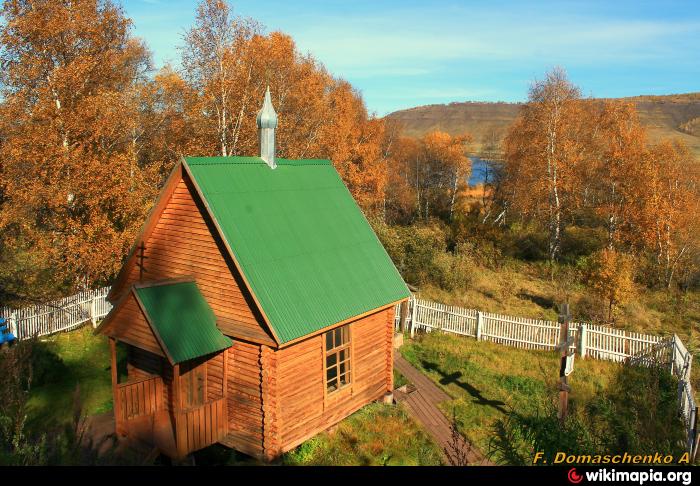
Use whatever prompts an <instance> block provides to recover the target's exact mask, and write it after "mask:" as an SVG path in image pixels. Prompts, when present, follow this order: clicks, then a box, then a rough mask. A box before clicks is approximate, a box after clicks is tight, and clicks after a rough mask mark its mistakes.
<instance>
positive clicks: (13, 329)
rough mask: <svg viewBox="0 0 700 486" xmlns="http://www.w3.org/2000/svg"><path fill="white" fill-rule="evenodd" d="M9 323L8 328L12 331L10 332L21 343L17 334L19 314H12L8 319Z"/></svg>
mask: <svg viewBox="0 0 700 486" xmlns="http://www.w3.org/2000/svg"><path fill="white" fill-rule="evenodd" d="M7 323H8V324H9V326H8V328H9V329H10V332H11V333H12V335H13V336H14V337H15V339H16V340H17V341H19V333H18V332H17V313H16V312H13V313H12V314H10V317H9V318H8V319H7Z"/></svg>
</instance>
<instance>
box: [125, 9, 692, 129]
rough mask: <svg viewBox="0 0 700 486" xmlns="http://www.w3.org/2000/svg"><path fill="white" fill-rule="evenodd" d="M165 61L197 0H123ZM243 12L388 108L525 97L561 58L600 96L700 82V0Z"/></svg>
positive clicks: (381, 109) (371, 102) (379, 108)
mask: <svg viewBox="0 0 700 486" xmlns="http://www.w3.org/2000/svg"><path fill="white" fill-rule="evenodd" d="M122 3H123V5H124V8H125V11H126V14H127V15H128V16H129V17H131V19H132V20H133V22H134V33H135V34H136V35H137V36H139V37H142V38H144V39H145V40H146V42H147V43H148V45H149V47H150V48H151V50H152V51H153V55H154V60H155V64H156V67H159V66H161V65H163V64H164V63H165V62H171V63H172V64H174V65H177V64H178V58H179V55H178V51H177V49H176V46H177V45H179V44H181V42H182V34H183V33H184V31H185V30H186V29H187V28H188V27H190V26H191V25H192V23H193V20H194V12H195V8H196V1H195V0H123V1H122ZM231 5H232V6H233V9H234V13H236V14H238V15H243V16H247V17H252V18H254V19H256V20H258V21H259V22H261V23H262V24H263V25H264V26H265V27H266V30H267V31H273V30H281V31H283V32H286V33H288V34H291V35H292V37H293V38H294V39H295V40H296V42H297V45H298V47H299V49H300V50H301V51H302V52H311V53H312V54H313V55H314V56H315V57H316V58H317V59H319V60H320V61H321V62H323V63H324V64H325V65H326V67H327V68H328V69H329V71H330V72H331V73H333V74H334V75H335V76H339V77H342V78H345V79H347V80H348V81H350V82H351V83H352V84H353V85H354V86H355V87H356V88H358V89H359V90H360V91H361V92H362V95H363V96H364V99H365V101H366V103H367V106H368V108H369V109H370V111H373V112H376V113H377V114H379V115H384V114H386V113H389V112H391V111H394V110H397V109H402V108H409V107H412V106H417V105H424V104H433V103H449V102H452V101H467V100H471V101H499V100H500V101H522V100H524V99H525V98H526V97H527V89H528V86H529V84H530V83H531V82H532V81H533V80H534V79H536V78H539V77H542V75H543V74H544V72H545V71H547V70H548V69H549V68H551V67H552V66H555V65H560V66H563V67H564V68H566V69H567V71H568V73H569V76H570V77H571V79H572V80H573V82H575V83H576V84H577V85H579V86H580V87H581V88H582V90H583V92H584V94H586V95H592V96H596V97H618V96H634V95H638V94H668V93H681V92H690V91H700V2H699V1H698V0H693V1H686V2H680V1H679V2H671V1H659V2H647V1H643V0H637V1H620V0H608V1H603V2H593V1H586V2H563V1H552V2H524V1H505V0H500V1H499V0H494V1H488V2H487V1H482V2H471V1H456V0H454V1H442V2H438V1H414V0H400V1H394V0H384V1H382V0H375V1H365V0H352V1H350V0H325V1H322V0H307V1H294V0H287V1H282V0H239V1H234V2H231Z"/></svg>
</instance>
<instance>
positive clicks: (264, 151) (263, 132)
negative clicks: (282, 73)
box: [257, 86, 277, 169]
mask: <svg viewBox="0 0 700 486" xmlns="http://www.w3.org/2000/svg"><path fill="white" fill-rule="evenodd" d="M257 121H258V132H260V158H261V159H263V160H264V161H265V163H266V164H267V165H269V166H270V167H271V168H273V169H274V168H275V167H277V164H276V163H275V129H276V128H277V113H275V109H274V108H273V106H272V97H271V96H270V87H269V86H268V87H267V90H266V91H265V99H264V100H263V105H262V108H261V109H260V111H259V112H258V119H257Z"/></svg>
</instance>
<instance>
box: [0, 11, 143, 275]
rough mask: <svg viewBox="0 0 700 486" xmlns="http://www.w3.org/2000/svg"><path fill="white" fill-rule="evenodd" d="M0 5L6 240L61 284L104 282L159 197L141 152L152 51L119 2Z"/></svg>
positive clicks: (0, 226) (2, 226)
mask: <svg viewBox="0 0 700 486" xmlns="http://www.w3.org/2000/svg"><path fill="white" fill-rule="evenodd" d="M2 15H3V16H4V18H5V21H6V23H5V25H4V26H3V28H2V30H1V31H0V42H1V43H2V47H3V50H2V55H1V62H2V68H3V69H2V96H3V97H4V100H3V103H2V105H1V106H0V133H2V141H1V142H0V164H1V166H0V167H1V170H0V188H1V191H2V207H1V210H0V231H1V232H2V235H3V245H4V247H5V249H6V251H7V252H8V253H15V254H23V253H25V252H30V253H31V254H32V255H33V258H32V260H33V262H34V265H36V266H38V267H39V268H40V269H44V270H47V271H48V274H50V276H48V277H47V278H49V279H54V280H55V282H54V283H59V284H60V283H63V284H66V285H68V286H71V287H75V286H81V285H86V284H90V283H93V282H96V281H100V280H104V279H106V278H108V277H109V276H110V275H112V274H113V273H114V272H115V271H116V270H117V269H118V268H119V265H120V259H121V257H122V255H124V253H125V252H126V251H127V248H128V246H129V245H130V241H132V239H133V237H134V232H135V229H136V228H137V226H138V224H140V220H141V218H142V215H143V213H144V209H145V206H146V205H147V200H148V198H149V197H150V196H151V194H148V191H144V190H143V188H144V187H146V186H147V185H148V182H147V181H146V179H147V178H148V168H146V167H143V166H142V165H141V163H140V160H139V158H138V150H139V145H140V141H139V136H138V134H139V126H138V119H139V103H138V91H139V88H140V85H141V83H142V80H143V75H144V73H145V71H146V69H147V68H148V62H149V60H148V53H147V51H146V49H145V47H144V46H143V45H142V44H141V43H140V42H139V41H137V40H135V39H134V38H132V37H131V36H130V32H129V31H130V22H129V21H128V20H127V19H126V18H124V16H123V14H122V12H121V9H120V8H118V7H116V6H115V5H113V4H112V3H111V2H109V1H97V2H96V1H91V0H76V1H73V2H70V3H68V2H29V1H25V0H10V1H6V2H5V3H4V4H3V8H2ZM18 271H22V269H21V268H20V269H18Z"/></svg>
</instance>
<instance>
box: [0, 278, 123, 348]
mask: <svg viewBox="0 0 700 486" xmlns="http://www.w3.org/2000/svg"><path fill="white" fill-rule="evenodd" d="M109 289H110V288H109V287H103V288H101V289H96V290H87V291H85V292H80V293H78V294H75V295H72V296H70V297H65V298H63V299H60V300H56V301H53V302H48V303H45V304H41V305H35V306H28V307H22V308H19V309H13V308H10V307H2V308H0V317H4V318H5V319H7V323H8V327H9V329H10V332H12V334H14V335H15V336H16V337H17V339H27V338H30V337H35V336H36V337H39V336H48V335H50V334H55V333H57V332H62V331H71V330H73V329H75V328H77V327H80V326H81V325H82V324H84V323H86V322H88V321H91V322H92V324H93V325H95V324H96V323H97V321H98V320H99V319H102V318H103V317H104V316H106V315H107V314H109V311H110V310H111V309H112V305H111V304H110V303H109V302H107V299H106V297H107V293H108V292H109Z"/></svg>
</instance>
